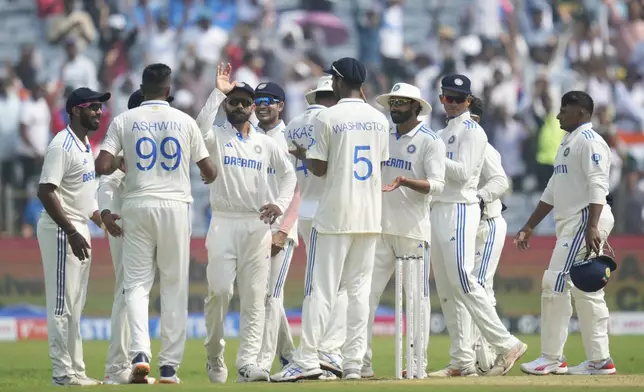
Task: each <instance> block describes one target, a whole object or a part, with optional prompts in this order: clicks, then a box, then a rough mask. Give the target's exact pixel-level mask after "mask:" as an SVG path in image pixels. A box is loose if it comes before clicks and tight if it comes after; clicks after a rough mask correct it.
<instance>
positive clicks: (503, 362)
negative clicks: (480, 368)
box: [487, 340, 528, 376]
mask: <svg viewBox="0 0 644 392" xmlns="http://www.w3.org/2000/svg"><path fill="white" fill-rule="evenodd" d="M526 351H528V345H527V344H525V343H523V342H522V341H520V340H517V343H516V344H515V345H514V347H512V348H511V349H510V351H508V352H507V353H505V354H499V355H497V357H496V361H494V366H493V367H492V369H490V371H489V372H488V373H487V375H488V376H505V375H506V374H508V372H509V371H510V370H512V367H514V364H515V363H516V362H517V361H518V360H519V359H520V358H521V357H522V356H523V354H525V352H526Z"/></svg>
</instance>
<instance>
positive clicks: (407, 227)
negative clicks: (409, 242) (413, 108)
mask: <svg viewBox="0 0 644 392" xmlns="http://www.w3.org/2000/svg"><path fill="white" fill-rule="evenodd" d="M443 157H445V143H443V141H442V140H441V138H440V137H438V135H436V133H434V132H433V131H431V130H430V129H429V128H427V127H426V126H425V125H424V124H423V123H420V124H418V126H416V128H414V129H412V130H411V131H410V132H408V133H407V134H405V135H399V134H398V132H397V131H396V127H392V128H391V132H390V134H389V160H387V161H385V162H383V163H382V182H383V184H385V185H387V184H390V183H391V182H392V181H393V180H394V179H396V177H399V176H403V177H406V178H409V179H418V180H428V181H429V194H426V195H425V194H422V193H420V192H417V191H415V190H413V189H410V188H406V187H402V186H401V187H400V188H398V189H396V190H394V191H392V192H384V193H383V194H382V232H383V234H391V235H397V236H401V237H407V238H413V239H417V240H421V241H429V238H430V222H429V203H430V201H431V199H432V196H433V195H438V194H440V193H441V192H442V191H443V187H444V185H445V160H444V159H443Z"/></svg>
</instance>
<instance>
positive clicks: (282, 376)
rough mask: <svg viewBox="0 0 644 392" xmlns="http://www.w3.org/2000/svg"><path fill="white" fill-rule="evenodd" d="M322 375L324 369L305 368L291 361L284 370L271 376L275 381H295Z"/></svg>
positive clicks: (316, 377) (313, 378) (314, 378)
mask: <svg viewBox="0 0 644 392" xmlns="http://www.w3.org/2000/svg"><path fill="white" fill-rule="evenodd" d="M321 375H322V369H320V368H312V369H304V368H301V367H300V366H299V365H297V364H296V363H295V362H291V363H289V364H288V365H286V366H284V368H283V369H282V370H280V371H279V372H278V373H275V374H273V375H272V376H271V381H273V382H295V381H300V380H317V379H319V378H320V376H321Z"/></svg>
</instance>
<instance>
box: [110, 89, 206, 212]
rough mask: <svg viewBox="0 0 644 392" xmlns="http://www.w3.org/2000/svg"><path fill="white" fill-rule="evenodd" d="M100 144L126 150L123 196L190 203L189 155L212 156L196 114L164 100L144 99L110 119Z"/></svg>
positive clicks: (196, 157) (195, 157)
mask: <svg viewBox="0 0 644 392" xmlns="http://www.w3.org/2000/svg"><path fill="white" fill-rule="evenodd" d="M101 150H105V151H107V152H109V153H110V154H112V155H114V156H116V155H117V154H118V153H119V152H121V150H123V156H124V157H125V165H126V169H127V176H126V177H125V191H124V192H123V195H122V197H123V202H124V203H125V202H127V201H128V200H132V199H139V198H145V199H162V200H176V201H183V202H186V203H192V191H191V184H190V161H193V162H199V161H201V160H202V159H205V158H207V157H208V150H207V149H206V145H205V144H204V141H203V138H202V137H201V132H200V131H199V127H198V126H197V123H196V122H195V120H193V119H192V118H191V117H190V116H189V115H187V114H186V113H183V112H181V111H179V110H177V109H175V108H172V107H170V105H169V104H168V103H167V102H165V101H145V102H143V103H142V104H141V106H139V107H138V108H134V109H131V110H128V111H127V112H125V113H122V114H120V115H118V116H116V118H114V120H113V121H112V124H111V125H110V128H109V129H108V131H107V135H106V137H105V140H104V141H103V145H102V146H101Z"/></svg>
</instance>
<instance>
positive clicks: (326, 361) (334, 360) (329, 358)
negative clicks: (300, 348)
mask: <svg viewBox="0 0 644 392" xmlns="http://www.w3.org/2000/svg"><path fill="white" fill-rule="evenodd" d="M318 360H319V361H320V369H322V370H328V371H330V372H331V373H333V374H335V375H336V377H342V356H340V355H337V354H329V353H325V352H324V351H318Z"/></svg>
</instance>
